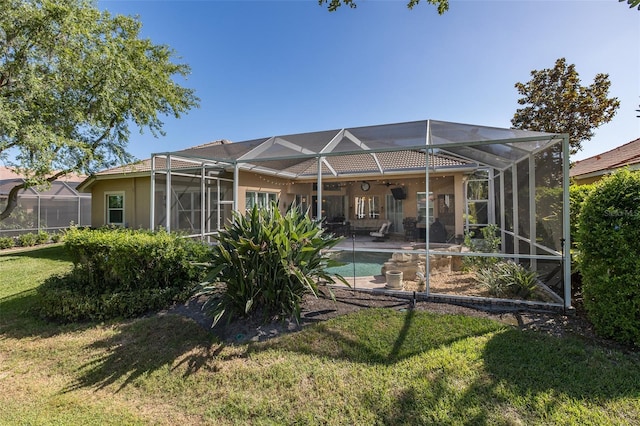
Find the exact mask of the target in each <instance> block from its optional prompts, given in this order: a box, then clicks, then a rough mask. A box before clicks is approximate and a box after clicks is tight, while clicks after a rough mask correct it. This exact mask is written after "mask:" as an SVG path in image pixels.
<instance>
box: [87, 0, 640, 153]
mask: <svg viewBox="0 0 640 426" xmlns="http://www.w3.org/2000/svg"><path fill="white" fill-rule="evenodd" d="M357 3H358V7H357V8H356V9H350V8H347V7H342V8H340V9H339V10H338V11H336V12H333V13H330V12H328V11H327V9H326V6H325V7H321V6H319V5H318V3H317V1H316V0H289V1H272V0H262V1H241V0H236V1H218V0H197V1H178V0H135V1H128V0H99V1H98V7H99V8H101V9H105V10H109V11H110V12H111V13H113V14H125V15H134V16H138V18H139V20H140V21H141V22H142V25H143V27H142V34H141V35H142V37H145V38H150V39H151V40H152V41H153V42H154V43H156V44H166V45H169V46H170V47H171V48H172V49H173V50H174V51H175V57H174V59H173V61H174V62H179V63H186V64H188V65H189V66H190V67H191V74H190V75H189V76H188V78H187V79H186V80H183V79H181V78H180V79H177V81H178V82H179V83H180V84H181V85H183V86H185V87H189V88H192V89H194V90H195V92H196V95H197V96H198V97H199V98H200V107H199V108H197V109H193V110H191V111H189V112H188V113H187V114H186V115H184V116H182V117H181V118H180V119H174V118H173V117H165V118H164V119H163V121H164V123H165V131H166V136H163V137H160V138H154V137H153V136H152V135H151V134H150V133H149V132H148V131H146V132H144V133H143V134H139V133H138V132H136V131H133V132H132V134H131V139H130V143H129V150H130V152H131V153H132V154H133V155H134V156H136V157H137V158H140V159H143V158H149V157H150V155H151V154H152V153H158V152H167V151H176V150H180V149H184V148H187V147H190V146H195V145H200V144H202V143H206V142H210V141H214V140H219V139H228V140H231V141H235V142H239V141H243V140H250V139H256V138H261V137H270V136H276V135H287V134H294V133H304V132H313V131H320V130H329V129H341V128H345V127H357V126H367V125H377V124H388V123H399V122H406V121H414V120H425V119H433V120H443V121H451V122H459V123H469V124H476V125H485V126H495V127H504V128H509V127H511V118H512V117H513V114H514V113H515V111H516V109H517V108H518V107H519V105H518V103H517V100H518V98H519V97H520V96H519V95H518V93H517V91H516V89H515V88H514V84H515V83H516V82H522V83H526V82H527V81H529V80H530V79H531V71H532V70H541V69H545V68H553V66H554V64H555V61H556V59H558V58H562V57H564V58H566V60H567V62H568V63H569V64H575V66H576V70H577V71H578V73H579V75H580V79H581V83H582V85H585V86H586V85H589V84H591V83H592V82H593V79H594V77H595V75H596V74H598V73H606V74H609V79H610V81H611V89H610V96H615V97H617V98H618V99H619V100H620V109H619V110H618V112H617V114H616V116H615V117H614V118H613V120H612V121H611V122H609V123H607V124H605V125H603V126H601V127H599V128H598V129H596V130H595V137H594V138H592V139H591V140H590V141H586V142H584V143H583V150H582V151H581V152H579V153H578V154H576V155H574V156H572V158H571V159H572V161H575V160H580V159H583V158H586V157H590V156H593V155H596V154H598V153H601V152H604V151H607V150H609V149H613V148H615V147H616V146H619V145H622V144H624V143H627V142H630V141H632V140H634V139H636V138H639V137H640V118H637V115H640V113H638V112H636V110H637V109H639V108H640V106H639V105H640V11H638V10H635V9H629V8H628V7H627V6H626V4H624V3H619V2H618V1H617V0H590V1H589V0H586V1H585V0H564V1H556V0H554V1H551V0H548V1H545V0H535V1H525V0H522V1H521V0H502V1H487V0H473V1H472V0H467V1H458V0H450V9H449V11H448V12H446V13H445V14H444V15H438V13H437V11H436V8H435V7H434V6H431V5H429V4H428V3H426V1H425V0H423V3H421V4H419V5H418V6H417V7H415V8H414V9H413V10H408V9H407V7H406V1H405V0H387V1H376V0H359V1H358V2H357Z"/></svg>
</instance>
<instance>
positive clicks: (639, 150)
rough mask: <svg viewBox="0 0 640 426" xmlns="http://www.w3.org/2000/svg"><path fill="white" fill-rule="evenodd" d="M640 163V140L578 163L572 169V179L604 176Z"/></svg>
mask: <svg viewBox="0 0 640 426" xmlns="http://www.w3.org/2000/svg"><path fill="white" fill-rule="evenodd" d="M639 163H640V138H638V139H636V140H633V141H631V142H628V143H626V144H624V145H621V146H619V147H617V148H614V149H612V150H610V151H606V152H603V153H601V154H597V155H594V156H593V157H589V158H585V159H584V160H580V161H576V162H575V163H573V166H572V167H571V171H570V172H569V175H570V176H571V177H578V176H584V175H588V174H591V173H594V174H604V173H605V172H608V171H612V170H615V169H618V168H621V167H624V166H631V165H634V164H639Z"/></svg>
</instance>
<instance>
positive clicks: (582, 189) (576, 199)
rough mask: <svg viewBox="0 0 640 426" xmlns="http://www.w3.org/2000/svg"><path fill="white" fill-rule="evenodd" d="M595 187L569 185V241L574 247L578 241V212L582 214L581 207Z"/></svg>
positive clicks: (590, 185)
mask: <svg viewBox="0 0 640 426" xmlns="http://www.w3.org/2000/svg"><path fill="white" fill-rule="evenodd" d="M595 186H596V185H595V184H589V185H571V186H570V187H569V222H570V223H571V231H570V232H571V241H572V243H573V244H572V245H574V246H575V243H577V241H578V221H579V219H580V212H582V205H583V203H584V200H585V199H586V198H587V196H588V195H589V193H590V192H591V191H593V188H595Z"/></svg>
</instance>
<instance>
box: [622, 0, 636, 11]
mask: <svg viewBox="0 0 640 426" xmlns="http://www.w3.org/2000/svg"><path fill="white" fill-rule="evenodd" d="M618 1H619V2H620V3H622V2H623V1H625V0H618ZM626 2H627V4H628V5H629V8H631V9H633V8H634V7H637V8H638V10H640V0H626Z"/></svg>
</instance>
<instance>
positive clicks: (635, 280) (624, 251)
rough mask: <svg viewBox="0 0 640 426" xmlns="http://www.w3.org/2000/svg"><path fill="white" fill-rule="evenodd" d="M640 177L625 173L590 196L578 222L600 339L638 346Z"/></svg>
mask: <svg viewBox="0 0 640 426" xmlns="http://www.w3.org/2000/svg"><path fill="white" fill-rule="evenodd" d="M638 206H640V174H639V173H637V172H630V171H629V170H626V169H622V170H618V171H616V172H615V173H614V174H612V175H611V176H608V177H606V178H604V179H603V180H602V181H601V182H600V183H598V184H597V185H596V186H595V187H594V188H593V189H592V190H591V191H590V192H589V193H588V195H587V196H586V198H585V200H584V202H583V203H582V209H581V211H580V215H579V217H578V247H579V249H580V270H581V271H582V290H583V291H582V293H583V296H584V306H585V308H586V310H587V314H588V315H589V319H590V320H591V322H592V323H593V325H594V326H595V329H596V331H598V332H599V333H600V334H602V335H604V336H607V337H612V338H614V339H616V340H619V341H621V342H626V343H633V344H635V345H640V245H639V244H638V241H640V210H638Z"/></svg>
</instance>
